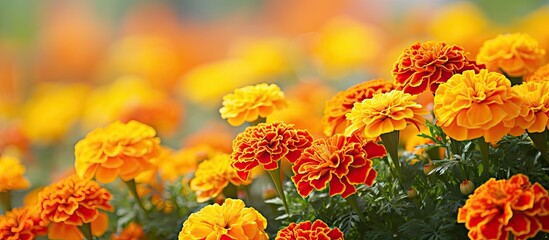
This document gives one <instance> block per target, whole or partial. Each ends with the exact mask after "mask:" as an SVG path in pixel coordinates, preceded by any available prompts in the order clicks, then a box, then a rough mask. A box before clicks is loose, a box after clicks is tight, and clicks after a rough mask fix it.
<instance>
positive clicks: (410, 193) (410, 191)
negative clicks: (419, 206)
mask: <svg viewBox="0 0 549 240" xmlns="http://www.w3.org/2000/svg"><path fill="white" fill-rule="evenodd" d="M406 195H407V196H408V198H415V197H417V190H416V189H415V188H413V187H411V188H409V189H408V191H406Z"/></svg>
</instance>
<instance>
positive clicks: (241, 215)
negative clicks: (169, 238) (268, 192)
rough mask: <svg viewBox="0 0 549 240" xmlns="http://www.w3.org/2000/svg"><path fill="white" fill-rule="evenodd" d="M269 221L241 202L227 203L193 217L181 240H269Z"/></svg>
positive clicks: (237, 200)
mask: <svg viewBox="0 0 549 240" xmlns="http://www.w3.org/2000/svg"><path fill="white" fill-rule="evenodd" d="M265 228H267V220H266V219H265V217H263V216H262V215H261V214H260V213H259V212H258V211H257V210H255V209H254V208H251V207H250V208H247V207H245V205H244V202H243V201H242V200H240V199H235V200H233V199H230V198H228V199H225V202H224V203H223V204H222V205H219V204H217V203H216V204H213V205H208V206H206V207H204V208H203V209H202V210H200V211H198V212H196V213H193V214H191V215H190V216H189V218H188V219H187V220H186V221H185V222H184V223H183V229H181V232H180V233H179V240H186V239H249V240H263V239H268V235H267V233H265Z"/></svg>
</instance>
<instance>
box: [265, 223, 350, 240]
mask: <svg viewBox="0 0 549 240" xmlns="http://www.w3.org/2000/svg"><path fill="white" fill-rule="evenodd" d="M297 239H313V240H320V239H331V240H343V239H344V238H343V232H341V230H339V228H337V227H335V228H334V229H331V228H330V227H328V225H327V224H326V223H324V222H323V221H322V220H320V219H317V220H316V221H314V222H313V223H311V222H310V221H306V222H300V223H298V224H296V223H290V225H288V226H287V227H285V228H283V229H281V230H280V231H278V233H277V234H276V238H275V240H297Z"/></svg>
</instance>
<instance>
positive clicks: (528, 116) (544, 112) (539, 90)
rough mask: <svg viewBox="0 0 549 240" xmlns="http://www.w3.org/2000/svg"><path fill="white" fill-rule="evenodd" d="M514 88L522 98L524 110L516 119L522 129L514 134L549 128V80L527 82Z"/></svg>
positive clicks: (541, 130)
mask: <svg viewBox="0 0 549 240" xmlns="http://www.w3.org/2000/svg"><path fill="white" fill-rule="evenodd" d="M513 90H514V91H515V92H516V93H517V95H518V96H519V97H520V99H522V101H521V102H520V104H521V107H522V110H521V114H520V116H519V117H518V118H517V119H516V124H517V125H518V126H519V128H520V131H518V132H516V133H515V134H514V135H518V134H522V133H523V132H524V130H528V132H543V131H545V129H547V128H549V81H545V82H525V83H522V84H520V85H515V86H513Z"/></svg>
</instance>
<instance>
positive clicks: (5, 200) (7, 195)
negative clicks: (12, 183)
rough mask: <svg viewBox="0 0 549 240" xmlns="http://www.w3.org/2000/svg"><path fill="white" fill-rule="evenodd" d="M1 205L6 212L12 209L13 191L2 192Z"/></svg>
mask: <svg viewBox="0 0 549 240" xmlns="http://www.w3.org/2000/svg"><path fill="white" fill-rule="evenodd" d="M0 206H1V207H2V208H3V209H4V211H5V212H7V211H11V208H12V206H11V191H10V190H7V191H5V192H0Z"/></svg>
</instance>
